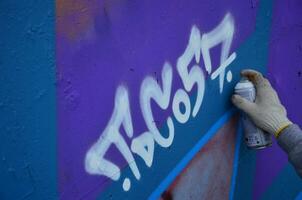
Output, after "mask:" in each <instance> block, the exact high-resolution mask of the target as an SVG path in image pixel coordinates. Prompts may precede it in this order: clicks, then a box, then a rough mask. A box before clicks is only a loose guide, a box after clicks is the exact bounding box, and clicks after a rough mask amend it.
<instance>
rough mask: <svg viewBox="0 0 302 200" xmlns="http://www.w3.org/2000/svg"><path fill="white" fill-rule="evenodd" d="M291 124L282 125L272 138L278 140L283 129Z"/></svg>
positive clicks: (289, 122)
mask: <svg viewBox="0 0 302 200" xmlns="http://www.w3.org/2000/svg"><path fill="white" fill-rule="evenodd" d="M292 124H293V123H292V122H291V121H288V122H287V123H284V125H282V126H280V128H279V129H278V130H277V131H276V132H275V133H274V136H275V137H276V138H278V137H279V136H280V134H281V133H282V132H283V130H284V129H286V128H287V127H289V126H290V125H292Z"/></svg>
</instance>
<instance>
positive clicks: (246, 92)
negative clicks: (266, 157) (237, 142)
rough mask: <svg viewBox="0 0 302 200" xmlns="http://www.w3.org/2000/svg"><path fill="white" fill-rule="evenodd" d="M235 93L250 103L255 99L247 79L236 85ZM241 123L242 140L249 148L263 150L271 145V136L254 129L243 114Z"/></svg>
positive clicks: (253, 89)
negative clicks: (242, 130)
mask: <svg viewBox="0 0 302 200" xmlns="http://www.w3.org/2000/svg"><path fill="white" fill-rule="evenodd" d="M235 93H236V94H238V95H240V96H242V97H243V98H245V99H247V100H249V101H252V102H254V101H255V98H256V91H255V87H254V85H253V83H252V82H250V81H249V80H247V79H242V80H241V81H240V82H239V83H237V84H236V86H235ZM241 121H242V124H243V129H244V140H245V143H246V145H247V146H248V147H249V148H252V149H263V148H266V147H268V146H271V145H272V136H271V135H270V134H268V133H265V132H264V131H263V130H261V129H260V128H258V127H256V125H255V124H254V123H253V122H252V121H251V119H250V118H249V117H248V116H247V115H246V114H245V113H241Z"/></svg>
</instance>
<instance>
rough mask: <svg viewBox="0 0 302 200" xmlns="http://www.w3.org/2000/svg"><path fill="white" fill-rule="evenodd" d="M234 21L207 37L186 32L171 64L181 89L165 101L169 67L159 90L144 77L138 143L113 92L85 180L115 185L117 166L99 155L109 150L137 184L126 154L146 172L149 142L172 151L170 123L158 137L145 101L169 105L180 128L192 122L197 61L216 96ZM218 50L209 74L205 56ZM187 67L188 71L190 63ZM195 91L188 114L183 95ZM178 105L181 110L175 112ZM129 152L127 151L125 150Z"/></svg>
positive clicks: (201, 81) (120, 93)
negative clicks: (110, 110)
mask: <svg viewBox="0 0 302 200" xmlns="http://www.w3.org/2000/svg"><path fill="white" fill-rule="evenodd" d="M234 30H235V29H234V20H233V17H232V15H231V14H226V16H225V17H224V19H223V20H222V21H221V23H220V24H219V25H218V26H217V27H216V28H214V29H213V30H212V31H210V32H208V33H204V34H203V35H201V34H200V31H199V29H198V28H197V27H196V26H195V25H194V26H193V27H192V29H191V34H190V38H189V42H188V45H187V47H186V49H185V51H184V53H183V54H182V55H181V56H180V57H179V58H178V60H177V65H176V68H177V72H178V75H179V76H180V78H181V81H182V83H183V86H184V89H183V88H178V89H177V90H176V92H175V94H174V96H173V98H171V96H172V94H171V91H172V81H173V73H172V72H173V69H172V66H171V64H170V63H169V62H165V63H164V65H163V69H162V73H161V79H162V81H161V83H162V86H160V85H159V84H158V82H157V81H156V80H155V79H154V78H153V77H151V76H147V77H146V78H145V79H144V80H143V82H142V84H141V88H140V107H141V111H142V116H143V118H144V120H145V123H146V126H147V128H148V130H147V131H146V132H144V133H142V134H140V135H139V136H138V137H135V138H133V123H132V118H131V112H130V103H129V97H128V90H127V89H126V88H125V87H124V86H119V87H118V89H117V91H116V95H115V105H114V110H113V113H112V116H111V118H110V120H109V122H108V124H107V126H106V128H105V129H104V131H103V133H102V134H101V135H100V137H99V138H98V140H97V142H96V143H94V144H93V145H92V146H91V147H90V149H89V150H88V152H87V154H86V157H85V169H86V171H87V172H88V173H89V174H93V175H102V176H106V177H108V178H110V179H112V180H114V181H116V180H119V179H120V176H121V170H120V168H119V166H117V165H116V164H114V163H113V162H112V161H110V160H108V159H105V157H104V156H105V154H106V152H107V151H108V149H109V147H110V146H111V145H115V146H116V147H117V149H118V150H119V151H120V153H121V155H122V156H123V157H124V158H125V160H126V161H127V162H128V165H129V166H130V169H131V171H132V172H133V174H134V176H135V178H136V179H137V180H139V179H140V177H141V174H140V172H139V169H138V166H137V164H136V161H135V159H134V157H133V154H132V153H135V154H137V155H138V156H139V157H141V158H142V159H143V160H144V162H145V164H146V165H147V166H148V167H151V166H152V163H153V157H154V146H155V142H156V143H157V144H159V145H160V146H161V147H163V148H167V147H169V146H171V145H172V143H173V140H174V122H173V120H172V117H171V116H168V117H167V120H166V123H167V126H168V130H169V131H168V136H167V137H164V136H163V134H161V132H160V131H159V129H158V127H157V126H156V124H155V123H154V121H155V120H154V116H153V113H152V108H151V101H154V102H155V103H156V104H157V106H159V107H160V108H161V109H162V110H167V109H168V107H169V105H171V101H170V100H171V99H172V111H173V115H174V117H175V119H176V120H177V121H178V122H180V123H183V124H184V123H186V122H187V121H188V120H189V118H190V116H191V113H192V117H196V115H197V114H198V112H199V110H200V108H201V105H202V101H203V97H204V93H205V76H204V72H203V70H202V68H201V67H200V58H201V56H202V59H203V62H204V65H205V71H206V72H207V73H208V74H210V77H211V80H214V79H216V78H217V77H218V76H219V92H220V93H222V91H223V85H224V79H225V71H226V68H227V67H228V66H229V65H230V64H231V63H232V62H233V61H234V60H235V59H236V53H235V52H233V53H232V54H231V55H229V54H230V48H231V43H232V40H233V35H234ZM219 44H221V47H222V49H221V56H220V64H219V66H218V67H217V68H216V70H215V71H213V72H212V61H211V56H210V50H211V49H212V48H213V47H215V46H217V45H219ZM194 60H195V63H193V64H192V67H191V68H190V69H189V66H190V64H191V62H192V61H194ZM231 80H232V72H231V71H228V72H227V81H228V82H230V81H231ZM194 85H196V87H197V97H196V100H195V104H194V106H192V110H191V102H190V98H189V94H188V93H189V92H192V89H193V86H194ZM181 105H183V106H184V110H183V111H181V109H180V107H181ZM121 127H123V128H124V130H125V132H126V134H127V136H128V137H129V138H130V139H132V140H131V148H129V147H128V145H127V143H126V141H125V139H124V138H123V136H122V135H121V133H120V128H121ZM130 149H131V150H130ZM130 187H131V181H130V179H129V177H127V178H125V179H124V182H123V189H124V190H125V191H128V190H129V189H130Z"/></svg>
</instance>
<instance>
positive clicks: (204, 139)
mask: <svg viewBox="0 0 302 200" xmlns="http://www.w3.org/2000/svg"><path fill="white" fill-rule="evenodd" d="M235 111H236V110H235V109H234V108H231V109H230V110H228V111H227V112H225V113H224V114H223V115H222V117H220V118H219V120H218V121H217V122H215V124H214V125H213V126H212V127H211V128H210V129H209V131H208V132H207V133H206V134H205V135H204V136H203V137H202V138H201V139H200V140H199V141H198V142H197V144H196V145H195V146H194V147H193V148H192V149H191V150H190V151H189V152H188V153H187V154H186V155H185V156H184V158H183V159H182V160H181V161H180V162H179V163H178V164H177V165H176V167H175V168H174V169H173V170H172V171H171V172H170V173H169V174H168V176H167V177H166V178H165V179H164V180H163V181H162V182H161V183H160V184H159V186H158V187H157V188H156V189H155V190H154V191H153V192H152V194H151V195H150V196H149V198H148V199H149V200H155V199H156V200H157V199H158V198H159V197H160V195H161V194H162V192H163V191H164V190H166V188H167V187H168V186H169V185H170V184H171V183H172V182H173V180H174V179H175V178H176V177H177V176H178V174H179V173H180V172H181V171H182V170H183V169H184V168H185V167H186V166H187V164H188V163H189V162H190V161H191V160H192V158H193V157H194V156H195V155H196V154H197V153H198V152H199V150H200V149H201V148H202V147H203V146H204V145H205V144H206V143H207V142H208V141H209V140H210V139H211V138H212V137H213V136H214V135H215V134H216V133H217V131H218V130H219V129H220V128H221V127H222V126H223V125H224V124H225V123H226V122H227V121H228V120H229V119H230V118H231V117H232V116H233V115H234V114H235Z"/></svg>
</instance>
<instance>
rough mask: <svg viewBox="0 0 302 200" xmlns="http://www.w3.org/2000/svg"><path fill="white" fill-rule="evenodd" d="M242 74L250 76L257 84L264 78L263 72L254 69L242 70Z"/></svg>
mask: <svg viewBox="0 0 302 200" xmlns="http://www.w3.org/2000/svg"><path fill="white" fill-rule="evenodd" d="M241 76H244V77H246V78H248V79H249V80H250V81H251V82H252V83H254V84H255V85H257V84H259V83H261V82H262V81H263V79H264V77H263V76H262V74H261V73H260V72H258V71H256V70H253V69H245V70H242V71H241Z"/></svg>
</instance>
